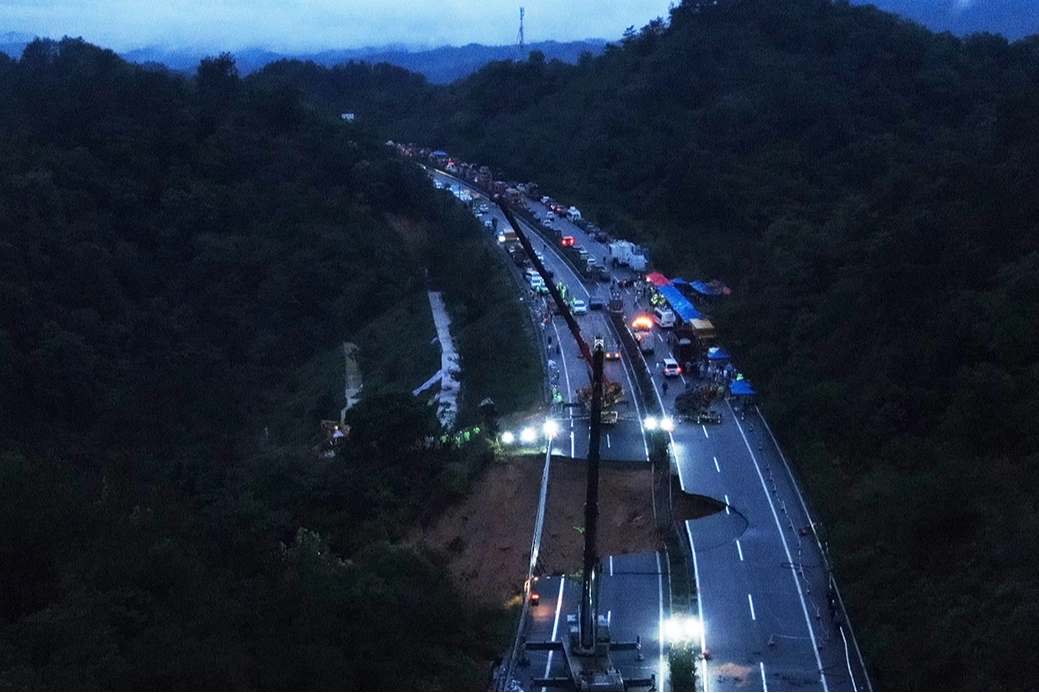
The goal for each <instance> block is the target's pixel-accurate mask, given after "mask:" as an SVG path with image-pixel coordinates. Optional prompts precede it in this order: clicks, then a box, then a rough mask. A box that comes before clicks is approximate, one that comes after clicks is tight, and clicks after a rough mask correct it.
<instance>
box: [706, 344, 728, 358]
mask: <svg viewBox="0 0 1039 693" xmlns="http://www.w3.org/2000/svg"><path fill="white" fill-rule="evenodd" d="M707 358H708V359H710V360H711V361H728V360H730V359H731V358H732V356H731V355H730V354H729V352H727V351H725V350H724V349H722V348H721V347H711V348H710V349H708V350H707Z"/></svg>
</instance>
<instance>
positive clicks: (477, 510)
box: [416, 456, 658, 603]
mask: <svg viewBox="0 0 1039 693" xmlns="http://www.w3.org/2000/svg"><path fill="white" fill-rule="evenodd" d="M543 468H544V458H543V457H540V456H539V457H517V458H512V459H508V460H506V461H505V462H504V463H503V464H501V465H498V466H495V467H494V468H492V469H490V470H488V471H487V473H485V474H484V475H483V477H482V478H481V479H480V480H479V481H478V482H477V483H476V485H475V487H474V488H473V491H472V493H471V494H470V495H469V497H468V498H467V499H466V500H465V501H464V502H463V503H461V504H458V505H456V506H453V507H451V508H449V509H448V510H447V511H446V512H445V513H444V515H443V516H442V517H441V518H440V519H439V520H438V521H437V522H436V523H435V524H434V525H432V526H431V527H429V528H427V529H425V530H424V531H423V532H422V533H421V535H420V536H419V537H416V542H425V543H427V544H430V545H433V546H438V547H440V548H443V549H445V550H447V551H449V552H450V553H451V554H452V555H453V556H454V560H453V569H454V571H455V574H456V577H457V579H458V580H459V583H460V584H461V585H462V586H463V588H464V589H466V590H467V591H468V592H469V593H470V594H471V595H472V596H473V597H474V598H477V599H480V600H485V601H490V602H497V603H503V602H506V601H508V600H509V599H510V598H512V597H513V596H515V595H516V594H518V593H519V592H520V590H521V589H522V585H523V580H524V579H525V578H526V574H527V565H528V563H529V562H530V543H531V538H532V537H533V533H534V520H535V516H536V513H537V503H538V492H539V489H540V485H541V473H542V470H543ZM585 474H586V472H585V464H584V462H583V461H574V460H567V459H560V458H556V459H553V461H552V472H551V477H550V481H549V499H548V506H547V508H546V515H545V531H544V536H543V539H542V548H541V554H540V556H541V558H540V566H539V573H541V574H550V573H564V572H565V573H569V572H572V571H575V570H577V569H579V568H580V567H581V555H582V551H583V548H584V537H583V535H582V533H581V532H580V531H579V530H578V529H575V528H577V527H582V526H583V525H584V498H585V483H586V482H585V478H586V477H585ZM651 483H652V479H651V473H650V470H649V468H648V467H646V466H644V465H638V466H636V465H634V464H626V465H623V466H619V465H616V464H612V465H604V466H603V467H602V469H601V472H600V492H599V499H600V500H599V513H600V518H599V533H600V535H599V553H600V554H601V555H609V554H614V555H617V554H623V553H635V552H641V551H654V550H656V548H657V546H658V541H657V536H656V532H655V530H654V521H653V501H652V493H651Z"/></svg>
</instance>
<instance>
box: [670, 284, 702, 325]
mask: <svg viewBox="0 0 1039 693" xmlns="http://www.w3.org/2000/svg"><path fill="white" fill-rule="evenodd" d="M659 291H660V295H661V296H663V297H664V298H666V299H667V302H668V303H670V304H671V309H672V310H674V311H675V313H677V314H678V317H680V318H682V321H683V322H689V321H690V320H699V319H700V318H701V317H703V316H701V315H700V311H698V310H697V309H696V308H695V307H694V306H693V304H692V303H690V302H689V299H688V298H686V297H685V296H683V295H682V292H681V291H679V290H678V289H676V288H675V287H673V286H662V287H660V289H659Z"/></svg>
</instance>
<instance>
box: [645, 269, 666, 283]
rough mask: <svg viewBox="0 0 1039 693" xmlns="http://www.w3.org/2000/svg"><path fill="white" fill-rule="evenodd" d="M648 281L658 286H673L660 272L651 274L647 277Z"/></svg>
mask: <svg viewBox="0 0 1039 693" xmlns="http://www.w3.org/2000/svg"><path fill="white" fill-rule="evenodd" d="M646 281H648V282H653V283H654V284H655V285H657V286H671V280H670V279H668V278H667V277H665V276H664V275H662V274H661V273H660V272H650V273H649V274H647V275H646Z"/></svg>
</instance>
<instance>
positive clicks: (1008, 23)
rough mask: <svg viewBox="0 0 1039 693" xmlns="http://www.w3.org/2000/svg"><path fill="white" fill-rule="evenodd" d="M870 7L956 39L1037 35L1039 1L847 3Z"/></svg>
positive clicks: (878, 0)
mask: <svg viewBox="0 0 1039 693" xmlns="http://www.w3.org/2000/svg"><path fill="white" fill-rule="evenodd" d="M850 1H851V4H852V5H874V6H876V7H878V8H880V9H881V10H884V11H885V12H892V13H894V14H897V15H900V16H902V17H905V18H906V19H911V20H913V21H914V22H919V23H920V24H923V25H924V26H926V27H927V28H928V29H931V30H932V31H939V32H941V31H950V32H952V33H954V34H956V35H957V36H966V35H968V34H976V33H981V32H988V33H990V34H1002V35H1003V36H1006V37H1007V38H1008V39H1010V40H1011V41H1017V40H1018V39H1022V38H1024V37H1026V36H1031V35H1033V34H1036V33H1039V0H850Z"/></svg>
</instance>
